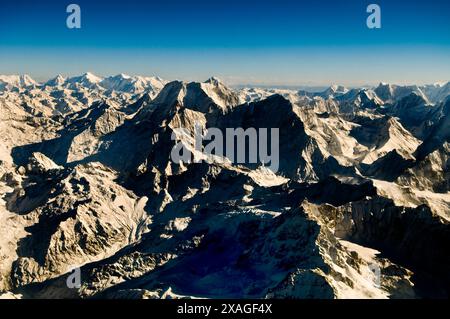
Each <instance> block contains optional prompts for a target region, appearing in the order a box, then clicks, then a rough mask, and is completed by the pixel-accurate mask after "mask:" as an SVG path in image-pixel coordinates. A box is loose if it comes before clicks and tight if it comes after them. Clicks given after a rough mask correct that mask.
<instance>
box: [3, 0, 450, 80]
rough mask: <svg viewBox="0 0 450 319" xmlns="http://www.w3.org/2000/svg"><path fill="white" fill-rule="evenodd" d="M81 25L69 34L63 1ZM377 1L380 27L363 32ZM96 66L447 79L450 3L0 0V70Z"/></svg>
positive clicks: (232, 76) (228, 75)
mask: <svg viewBox="0 0 450 319" xmlns="http://www.w3.org/2000/svg"><path fill="white" fill-rule="evenodd" d="M70 3H77V4H79V5H80V7H81V19H82V28H81V29H79V30H75V29H72V30H71V29H68V28H67V27H66V23H65V21H66V18H67V15H68V14H67V13H66V10H65V9H66V6H67V5H68V4H70ZM370 3H377V4H379V5H380V6H381V10H382V28H381V29H379V30H370V29H368V28H367V27H366V22H365V21H366V18H367V16H368V14H367V13H366V7H367V5H368V4H370ZM85 71H92V72H94V73H96V74H99V75H110V74H117V73H129V74H142V75H159V76H161V77H163V78H167V79H175V78H179V79H183V80H204V79H206V78H208V77H209V76H211V75H215V76H218V77H220V78H222V79H224V80H225V81H226V82H228V83H229V84H245V83H252V84H269V85H270V84H274V85H327V84H330V83H339V84H345V85H361V84H375V83H377V82H380V81H384V82H395V83H430V82H435V81H448V80H450V1H448V0H426V1H425V0H410V1H406V0H382V1H381V0H372V1H362V0H335V1H331V0H325V1H300V0H296V1H294V0H290V1H288V0H277V1H268V0H259V1H256V0H240V1H237V0H227V1H220V0H216V1H213V0H209V1H203V0H200V1H195V0H191V1H181V0H172V1H167V0H166V1H164V2H163V1H154V0H150V1H145V2H144V1H137V0H127V1H106V0H104V1H85V0H83V1H81V0H72V1H61V0H59V1H49V0H47V1H45V0H44V1H39V2H38V1H29V0H24V1H21V0H18V1H17V0H16V1H11V0H9V1H8V0H1V1H0V73H3V74H5V73H6V74H12V73H28V74H30V75H31V76H33V77H35V78H37V79H40V80H43V79H46V78H49V77H51V76H53V75H55V74H58V73H61V74H63V75H74V74H79V73H83V72H85Z"/></svg>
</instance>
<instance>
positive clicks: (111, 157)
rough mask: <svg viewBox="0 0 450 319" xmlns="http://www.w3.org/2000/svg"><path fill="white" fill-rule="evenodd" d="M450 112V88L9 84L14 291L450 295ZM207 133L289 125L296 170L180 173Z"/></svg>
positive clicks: (2, 150)
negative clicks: (183, 132) (185, 139)
mask: <svg viewBox="0 0 450 319" xmlns="http://www.w3.org/2000/svg"><path fill="white" fill-rule="evenodd" d="M449 112H450V82H447V83H437V84H431V85H422V86H417V85H410V86H401V85H393V84H386V83H380V84H379V85H378V86H376V87H373V88H345V87H343V86H339V85H333V86H330V87H329V88H328V89H326V90H324V91H322V92H309V91H305V90H287V89H270V88H257V87H246V88H239V89H234V88H229V87H227V86H226V85H225V84H224V83H222V82H221V81H220V80H219V79H217V78H214V77H212V78H210V79H208V80H207V81H205V82H202V83H199V82H183V81H171V82H169V81H165V80H163V79H161V78H158V77H141V76H128V75H125V74H120V75H116V76H111V77H105V78H103V77H99V76H96V75H94V74H92V73H85V74H83V75H80V76H76V77H70V78H65V77H63V76H61V75H58V76H56V77H55V78H53V79H51V80H49V81H47V82H45V83H38V82H36V81H34V80H33V79H32V78H31V77H29V76H27V75H12V76H11V75H10V76H1V75H0V141H1V143H0V296H1V297H4V298H321V299H323V298H448V296H449V294H450V275H449V273H448V267H449V265H450V225H449V221H450V173H449V167H450V156H449V152H450V129H449V116H450V115H449ZM194 123H200V124H201V125H202V128H203V129H208V128H213V127H214V128H219V129H222V130H225V129H226V128H244V129H247V128H278V129H279V152H280V154H279V159H280V163H279V170H278V171H276V172H274V171H271V170H270V169H268V168H267V167H265V166H264V165H255V164H251V165H250V164H246V163H242V164H235V163H232V162H230V161H223V162H217V163H208V162H201V163H174V162H173V161H171V158H170V152H171V149H172V148H173V147H174V145H175V143H176V141H174V140H173V139H172V138H171V137H172V135H173V134H174V132H176V129H177V128H181V127H184V128H192V129H193V124H194ZM74 268H79V269H80V274H81V285H80V286H79V287H77V288H69V287H68V286H67V278H68V276H69V275H70V274H71V270H73V269H74Z"/></svg>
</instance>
